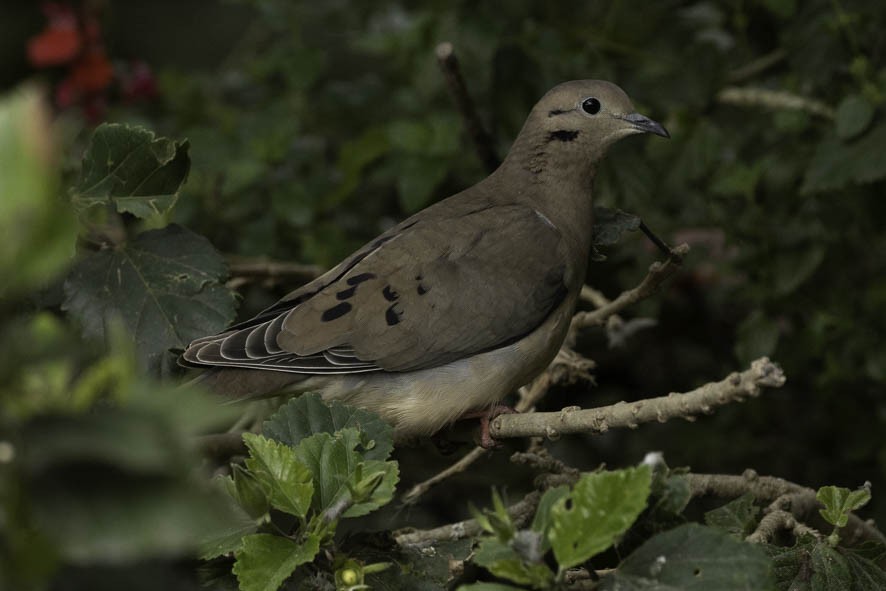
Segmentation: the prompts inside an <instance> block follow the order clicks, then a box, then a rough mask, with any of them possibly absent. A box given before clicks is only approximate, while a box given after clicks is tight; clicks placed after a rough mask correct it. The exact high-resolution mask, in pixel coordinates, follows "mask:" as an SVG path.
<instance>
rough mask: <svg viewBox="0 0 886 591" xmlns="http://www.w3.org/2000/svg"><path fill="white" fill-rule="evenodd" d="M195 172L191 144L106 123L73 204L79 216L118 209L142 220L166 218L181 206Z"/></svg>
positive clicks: (95, 137) (85, 158)
mask: <svg viewBox="0 0 886 591" xmlns="http://www.w3.org/2000/svg"><path fill="white" fill-rule="evenodd" d="M190 166H191V161H190V159H189V158H188V142H187V141H183V142H176V141H173V140H170V139H167V138H163V137H161V138H158V137H156V136H155V135H154V133H153V132H151V131H148V130H147V129H144V128H143V127H131V126H129V125H120V124H114V123H110V124H109V123H105V124H103V125H101V126H99V127H98V128H97V129H96V130H95V132H94V133H93V134H92V139H91V141H90V142H89V147H88V148H87V150H86V154H85V155H84V156H83V169H82V171H81V174H80V179H79V180H78V182H77V184H76V186H74V187H73V189H72V190H71V202H72V203H73V204H74V207H76V208H77V209H79V210H84V209H88V208H90V207H93V206H96V205H102V204H106V203H113V204H114V206H115V207H116V209H117V211H118V212H120V213H123V212H126V213H131V214H132V215H134V216H136V217H140V218H146V217H151V216H155V215H164V214H166V213H168V212H169V210H170V209H172V206H173V205H175V201H176V199H178V191H179V188H180V187H181V185H182V184H183V183H184V182H185V179H187V177H188V170H189V169H190Z"/></svg>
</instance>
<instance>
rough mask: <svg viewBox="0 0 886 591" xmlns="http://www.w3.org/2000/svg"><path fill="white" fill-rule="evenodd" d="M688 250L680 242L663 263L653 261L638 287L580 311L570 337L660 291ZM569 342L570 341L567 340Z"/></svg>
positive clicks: (572, 326)
mask: <svg viewBox="0 0 886 591" xmlns="http://www.w3.org/2000/svg"><path fill="white" fill-rule="evenodd" d="M688 252H689V245H688V244H680V245H679V246H676V247H674V248H673V249H671V256H669V257H668V259H667V260H665V261H664V262H663V263H661V262H655V263H652V265H651V266H650V267H649V272H648V273H647V274H646V276H645V277H644V278H643V281H641V282H640V284H639V285H638V286H637V287H634V288H633V289H629V290H627V291H623V292H622V293H621V294H619V296H618V297H617V298H615V299H614V300H612V301H611V302H609V303H608V304H606V305H604V306H601V307H599V308H597V309H596V310H592V311H590V312H579V313H578V314H576V315H575V316H573V317H572V325H571V326H570V327H569V330H570V333H571V334H570V339H572V341H574V339H575V332H576V331H578V330H581V329H583V328H589V327H592V326H599V325H601V324H603V323H604V322H605V321H606V319H607V318H609V317H610V316H612V315H613V314H617V313H618V312H621V311H622V310H623V309H625V308H627V307H628V306H630V305H631V304H635V303H637V302H639V301H640V300H643V299H646V298H648V297H649V296H651V295H652V294H653V293H655V292H656V291H658V289H659V287H661V285H662V283H664V282H665V281H667V280H668V278H669V277H671V276H672V275H673V274H674V273H676V272H677V269H679V268H680V264H681V262H682V259H683V257H684V256H686V254H687V253H688ZM567 342H570V341H569V340H567Z"/></svg>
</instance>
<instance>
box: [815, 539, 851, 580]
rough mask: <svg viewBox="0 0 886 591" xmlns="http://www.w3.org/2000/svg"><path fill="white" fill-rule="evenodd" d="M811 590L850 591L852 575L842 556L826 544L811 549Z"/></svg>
mask: <svg viewBox="0 0 886 591" xmlns="http://www.w3.org/2000/svg"><path fill="white" fill-rule="evenodd" d="M811 556H812V589H813V590H814V591H819V590H821V591H825V590H830V589H850V587H851V581H852V575H851V574H850V572H849V564H848V563H847V562H846V559H845V558H843V555H842V554H840V553H839V552H837V551H836V550H835V549H834V548H831V546H830V545H828V544H823V543H820V544H816V545H815V547H814V548H813V549H812V554H811Z"/></svg>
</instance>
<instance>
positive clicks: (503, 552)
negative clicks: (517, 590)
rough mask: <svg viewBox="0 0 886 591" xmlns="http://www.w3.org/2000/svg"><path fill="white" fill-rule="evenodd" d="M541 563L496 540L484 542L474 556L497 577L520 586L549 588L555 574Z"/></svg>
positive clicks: (478, 562)
mask: <svg viewBox="0 0 886 591" xmlns="http://www.w3.org/2000/svg"><path fill="white" fill-rule="evenodd" d="M541 556H543V555H539V561H537V562H531V561H527V560H525V557H523V556H520V554H518V553H517V552H516V551H515V550H514V548H513V547H511V546H510V545H508V544H506V543H503V542H501V541H499V540H497V539H495V538H489V539H486V540H483V542H482V543H481V544H480V547H479V548H478V549H477V551H476V553H475V554H474V562H475V563H477V564H479V565H480V566H482V567H483V568H485V569H487V570H488V571H489V572H491V573H492V574H494V575H495V576H497V577H501V578H504V579H508V580H510V581H513V582H514V583H518V584H520V585H531V586H532V587H536V588H547V587H549V586H550V585H551V583H552V582H553V580H554V573H553V572H552V571H551V569H550V568H548V566H547V565H546V564H545V563H544V562H541V561H540V559H541Z"/></svg>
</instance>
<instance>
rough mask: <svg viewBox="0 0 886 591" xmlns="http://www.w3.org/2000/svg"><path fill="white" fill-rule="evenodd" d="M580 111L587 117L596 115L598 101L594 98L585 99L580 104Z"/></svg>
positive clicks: (598, 110) (598, 108)
mask: <svg viewBox="0 0 886 591" xmlns="http://www.w3.org/2000/svg"><path fill="white" fill-rule="evenodd" d="M581 110H582V111H584V112H585V113H587V114H588V115H596V114H597V113H599V112H600V101H598V100H597V99H595V98H594V97H591V98H586V99H585V100H583V101H582V102H581Z"/></svg>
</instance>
